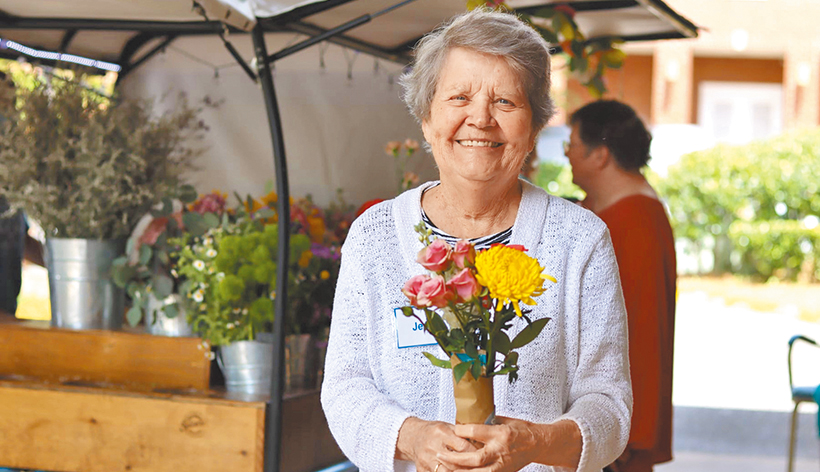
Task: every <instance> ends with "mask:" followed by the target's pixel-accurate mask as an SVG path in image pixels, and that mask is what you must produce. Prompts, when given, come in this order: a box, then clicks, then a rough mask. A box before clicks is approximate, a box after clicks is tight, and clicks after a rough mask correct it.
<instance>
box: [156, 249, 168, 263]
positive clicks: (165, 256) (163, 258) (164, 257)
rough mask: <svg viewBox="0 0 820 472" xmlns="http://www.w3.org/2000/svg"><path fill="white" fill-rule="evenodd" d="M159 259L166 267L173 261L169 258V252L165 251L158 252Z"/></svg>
mask: <svg viewBox="0 0 820 472" xmlns="http://www.w3.org/2000/svg"><path fill="white" fill-rule="evenodd" d="M157 259H158V260H159V261H160V262H161V263H162V264H164V265H168V263H169V262H170V261H171V260H170V259H169V258H168V251H164V250H158V251H157Z"/></svg>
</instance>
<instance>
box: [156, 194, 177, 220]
mask: <svg viewBox="0 0 820 472" xmlns="http://www.w3.org/2000/svg"><path fill="white" fill-rule="evenodd" d="M173 212H174V202H173V201H172V200H171V199H170V198H169V197H165V198H163V199H162V209H161V210H160V211H159V216H169V215H170V214H171V213H173Z"/></svg>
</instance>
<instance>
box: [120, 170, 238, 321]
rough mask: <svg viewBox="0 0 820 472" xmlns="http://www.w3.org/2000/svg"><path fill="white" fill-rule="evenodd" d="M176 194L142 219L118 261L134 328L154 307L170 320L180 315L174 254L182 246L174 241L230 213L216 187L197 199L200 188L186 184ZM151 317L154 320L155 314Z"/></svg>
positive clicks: (121, 284) (218, 220) (214, 223)
mask: <svg viewBox="0 0 820 472" xmlns="http://www.w3.org/2000/svg"><path fill="white" fill-rule="evenodd" d="M175 196H176V198H166V199H164V201H163V202H162V203H161V204H160V205H157V206H156V207H154V208H153V209H152V211H150V212H149V213H146V214H145V215H144V216H143V217H142V218H140V220H139V221H138V222H137V225H136V226H135V227H134V230H133V231H132V233H131V236H130V237H129V238H128V242H127V244H126V250H125V255H123V256H121V257H119V258H117V259H115V260H114V263H113V266H112V269H111V273H112V277H113V279H114V283H116V284H117V285H118V286H120V287H122V288H125V289H126V291H127V293H128V296H129V297H130V299H131V308H130V309H129V310H128V312H127V313H126V319H127V320H128V323H129V324H130V325H131V326H136V325H137V324H138V323H139V322H140V320H141V319H143V315H144V314H145V315H146V316H147V314H148V312H149V310H153V309H156V310H159V311H162V312H163V313H164V314H165V316H167V317H168V318H175V317H177V316H178V314H179V313H180V311H181V309H182V308H183V306H182V305H181V303H182V297H181V295H182V293H181V292H180V290H181V282H182V280H181V278H180V276H179V273H178V272H177V271H176V269H175V265H176V260H175V259H174V258H173V257H172V253H174V252H175V251H178V250H179V248H178V247H175V246H173V245H172V244H171V241H173V240H174V238H180V237H182V236H183V235H184V234H186V233H187V234H191V235H194V236H200V235H202V234H204V233H205V232H206V231H207V230H209V229H210V228H213V227H216V226H218V225H219V224H220V220H221V218H222V217H223V215H224V214H226V211H227V210H226V195H225V194H222V193H220V192H218V191H214V192H212V193H209V194H207V195H203V196H201V197H199V198H198V199H197V194H196V190H195V189H194V188H193V187H191V186H189V185H185V186H182V187H180V189H179V191H178V192H177V195H175ZM186 205H187V206H186ZM152 298H153V299H154V300H155V301H153V302H152V301H151V299H152ZM146 319H148V317H147V318H146ZM153 320H154V322H156V321H157V318H156V317H154V318H153ZM146 322H147V321H146Z"/></svg>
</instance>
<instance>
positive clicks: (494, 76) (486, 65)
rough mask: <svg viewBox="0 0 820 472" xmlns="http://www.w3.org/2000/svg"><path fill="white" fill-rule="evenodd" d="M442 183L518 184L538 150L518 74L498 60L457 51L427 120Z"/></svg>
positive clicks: (426, 130) (445, 69) (450, 58)
mask: <svg viewBox="0 0 820 472" xmlns="http://www.w3.org/2000/svg"><path fill="white" fill-rule="evenodd" d="M422 130H423V132H424V138H425V139H426V140H427V142H428V143H430V146H431V147H432V150H433V157H434V159H435V160H436V164H437V165H438V168H439V173H440V177H441V180H442V182H447V181H451V180H463V181H469V182H491V181H492V182H494V183H496V184H507V185H512V182H515V181H517V178H518V173H519V171H520V170H521V165H522V164H523V162H524V158H525V157H526V156H527V154H528V153H529V152H530V151H531V150H532V148H533V146H534V145H535V134H536V133H534V132H533V130H532V111H531V109H530V104H529V100H528V99H527V96H526V94H525V92H524V84H522V83H521V81H520V78H519V76H518V74H516V72H515V71H514V70H513V69H512V68H511V67H510V66H509V65H508V64H507V61H506V60H505V59H504V58H502V57H498V56H492V55H488V54H481V53H477V52H474V51H472V50H469V49H464V48H455V49H453V50H451V51H450V52H449V53H448V55H447V58H446V59H445V62H444V66H443V67H442V69H441V73H440V74H439V80H438V84H437V86H436V92H435V95H434V96H433V101H432V104H431V106H430V116H429V117H428V118H427V119H425V120H423V121H422Z"/></svg>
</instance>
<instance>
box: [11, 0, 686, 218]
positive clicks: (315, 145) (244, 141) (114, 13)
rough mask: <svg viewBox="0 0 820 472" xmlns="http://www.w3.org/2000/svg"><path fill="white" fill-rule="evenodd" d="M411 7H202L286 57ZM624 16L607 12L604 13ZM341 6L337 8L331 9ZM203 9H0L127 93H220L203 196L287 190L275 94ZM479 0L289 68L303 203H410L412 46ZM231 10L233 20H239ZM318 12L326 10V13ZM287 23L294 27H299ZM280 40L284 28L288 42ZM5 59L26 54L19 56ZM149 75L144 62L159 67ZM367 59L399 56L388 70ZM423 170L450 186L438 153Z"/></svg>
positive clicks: (625, 2)
mask: <svg viewBox="0 0 820 472" xmlns="http://www.w3.org/2000/svg"><path fill="white" fill-rule="evenodd" d="M397 3H399V0H199V4H200V5H202V6H203V7H204V8H205V9H206V10H207V16H208V18H209V19H210V20H214V19H217V18H220V19H223V20H224V19H225V16H226V15H227V16H228V20H229V23H230V24H231V25H233V26H234V27H236V28H246V27H247V26H248V25H247V24H245V23H246V22H247V21H251V20H252V18H249V14H250V13H252V14H253V16H255V17H257V18H258V19H259V20H258V21H259V23H260V25H262V26H263V27H264V28H265V29H266V30H267V31H272V32H270V33H268V34H266V42H267V45H268V52H269V53H273V52H276V51H279V50H281V49H282V48H284V47H287V46H289V45H291V44H293V43H295V42H298V41H300V40H303V39H305V38H306V37H307V36H305V34H307V35H315V34H319V33H320V32H322V31H326V30H328V29H331V28H333V27H336V26H338V25H340V24H343V23H345V22H347V21H350V20H352V19H354V18H358V17H360V16H362V15H365V14H372V13H375V12H378V11H381V10H383V9H386V8H389V7H391V6H393V5H395V4H397ZM553 3H558V0H509V1H508V4H509V5H510V6H512V7H514V8H520V9H524V11H529V10H527V9H528V8H537V7H538V6H544V5H550V4H553ZM560 3H570V4H575V6H576V7H577V15H576V21H577V22H578V24H579V27H580V28H581V29H582V31H584V32H585V34H586V36H587V37H588V38H594V37H601V36H621V37H634V38H642V39H647V38H665V37H685V36H687V35H693V34H695V28H694V26H693V25H691V23H688V22H686V20H685V19H682V18H680V17H679V16H677V15H676V14H675V13H674V12H672V11H671V10H669V9H668V7H666V5H665V4H663V2H661V1H660V0H618V1H612V0H585V1H569V2H567V1H561V2H560ZM614 4H617V6H618V8H616V9H608V10H604V11H601V10H597V9H596V8H597V7H601V6H610V7H611V6H613V5H614ZM328 6H333V8H330V9H327V10H326V11H319V10H320V9H321V8H323V7H328ZM192 7H193V2H192V1H191V0H140V1H133V0H72V1H70V2H69V1H58V0H0V38H2V39H6V40H9V39H10V40H13V41H16V42H17V43H20V44H22V45H24V46H27V47H30V48H35V49H38V50H46V51H61V52H65V53H68V54H75V55H78V56H85V57H90V58H93V59H98V60H104V61H109V62H112V63H119V64H120V65H122V66H123V67H125V68H126V72H128V73H127V74H121V77H123V79H122V80H121V81H120V83H119V85H118V87H120V89H121V90H122V91H123V94H124V95H126V96H131V97H142V98H150V99H157V98H158V97H167V96H168V95H170V94H173V93H175V92H179V91H183V92H185V93H187V95H188V97H189V98H190V99H191V100H192V101H196V100H198V99H201V98H203V97H204V96H206V95H207V96H209V97H210V98H211V99H214V100H220V101H222V105H221V106H220V107H219V108H217V109H215V110H211V109H208V110H206V111H205V112H204V115H203V119H204V120H205V122H206V123H207V124H208V125H209V127H210V131H209V133H208V135H207V137H206V139H205V141H204V142H202V143H199V145H201V146H202V147H203V149H205V153H204V155H203V156H202V157H201V158H200V161H199V166H200V169H201V171H200V172H198V173H197V174H195V175H194V176H192V178H193V180H194V182H195V183H196V184H197V187H198V189H199V190H200V191H203V192H207V191H210V190H212V189H220V190H223V191H227V192H229V193H231V192H233V191H237V192H239V193H240V194H247V193H251V194H254V195H259V194H261V193H262V192H263V190H264V188H265V186H266V183H267V182H268V181H270V180H272V179H273V175H274V173H273V162H272V155H273V151H272V146H271V140H270V133H269V129H268V121H267V116H266V114H265V107H264V105H263V100H262V93H261V92H260V90H259V87H258V86H257V85H254V83H253V82H252V81H251V80H249V79H248V77H247V76H246V75H245V73H244V72H243V71H242V69H241V68H240V67H237V62H236V60H235V58H233V57H232V56H231V55H230V54H228V52H227V50H226V48H225V46H224V45H223V44H222V42H221V40H220V39H219V38H218V37H216V36H215V34H214V33H215V32H216V31H219V30H221V27H220V25H219V24H218V23H215V22H211V23H207V22H205V21H204V19H203V17H202V15H201V13H200V12H199V11H197V9H195V8H192ZM464 9H465V0H416V1H414V2H412V3H409V4H407V5H403V6H401V7H399V8H396V9H395V10H392V11H390V12H389V13H386V14H384V15H382V16H379V17H377V18H375V19H374V20H373V21H371V22H369V23H366V24H364V25H362V26H359V27H357V28H355V29H353V30H351V31H349V32H347V33H345V36H344V37H343V38H335V39H333V40H332V41H335V42H337V43H339V44H343V45H345V46H346V47H339V46H338V45H336V44H328V43H323V44H320V45H317V46H313V47H311V48H309V49H305V50H304V51H301V52H299V53H297V54H295V55H293V56H290V57H288V58H285V59H283V60H281V61H277V62H276V63H275V64H274V67H275V79H274V82H275V86H276V92H277V96H278V100H279V108H280V111H281V117H282V127H283V131H284V143H285V150H286V153H285V154H286V156H287V162H288V171H289V181H290V185H291V193H292V195H294V196H302V195H305V194H308V193H310V194H312V195H313V196H314V197H315V199H316V201H317V202H319V203H322V204H324V203H327V202H329V201H331V200H332V199H333V198H334V196H335V193H336V189H338V188H343V189H344V190H345V196H346V198H347V199H348V201H350V202H351V203H355V204H358V203H361V202H363V201H365V200H368V199H371V198H377V197H378V198H389V197H391V196H392V195H394V194H395V192H396V187H397V182H396V178H395V166H394V163H393V159H392V158H390V157H388V156H386V155H385V153H384V150H383V148H384V145H385V143H386V142H387V141H393V140H403V139H405V138H413V139H416V140H419V141H420V140H421V138H422V136H421V132H420V130H419V128H418V125H417V124H416V123H415V122H414V120H413V119H412V118H411V117H410V116H409V114H408V113H407V111H406V110H405V109H404V105H403V103H402V102H401V100H400V98H399V90H398V85H397V84H396V80H397V78H398V76H399V75H400V73H401V71H402V66H403V64H404V63H405V61H406V60H407V59H408V58H409V51H410V49H411V47H412V45H413V44H414V43H415V42H416V41H417V40H418V38H420V37H421V36H422V35H423V34H425V33H427V32H429V31H431V30H432V29H434V28H435V27H436V26H437V25H439V24H440V23H441V22H442V21H444V20H446V19H447V18H449V17H451V16H452V15H455V14H457V13H459V12H462V11H464ZM228 12H230V13H228ZM317 12H318V13H317ZM285 19H287V21H286V20H285ZM273 31H278V33H274V32H273ZM228 40H229V41H230V42H231V43H232V44H233V45H234V46H235V47H236V49H237V50H238V52H239V54H240V55H241V56H242V58H243V59H244V61H245V62H250V59H251V58H252V57H253V49H252V46H251V40H250V35H248V34H244V33H242V32H237V30H234V32H233V33H231V34H229V35H228ZM2 44H3V43H2V42H0V55H6V56H7V57H13V56H14V55H15V54H17V52H16V51H11V50H5V51H4V50H3V49H2ZM160 46H162V49H161V50H162V51H163V52H161V53H157V54H156V55H153V56H150V59H149V60H146V61H144V62H143V63H142V64H141V65H140V66H139V67H137V68H134V69H128V66H129V65H130V64H134V63H135V61H140V59H141V58H144V57H149V56H148V53H149V52H150V51H154V50H157V51H159V50H160V49H159V47H160ZM354 48H355V49H359V50H364V51H368V52H371V53H373V54H375V55H376V56H379V57H386V58H389V59H391V60H393V62H388V61H384V60H376V59H374V58H373V57H369V56H366V55H364V54H358V53H357V52H356V51H355V50H354ZM419 161H420V162H419V163H417V164H415V165H414V166H413V168H412V169H411V170H415V171H417V172H418V173H419V174H421V177H422V179H425V178H434V177H435V175H436V172H435V169H434V167H433V165H432V160H431V159H430V158H429V157H428V156H423V159H420V160H419Z"/></svg>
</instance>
